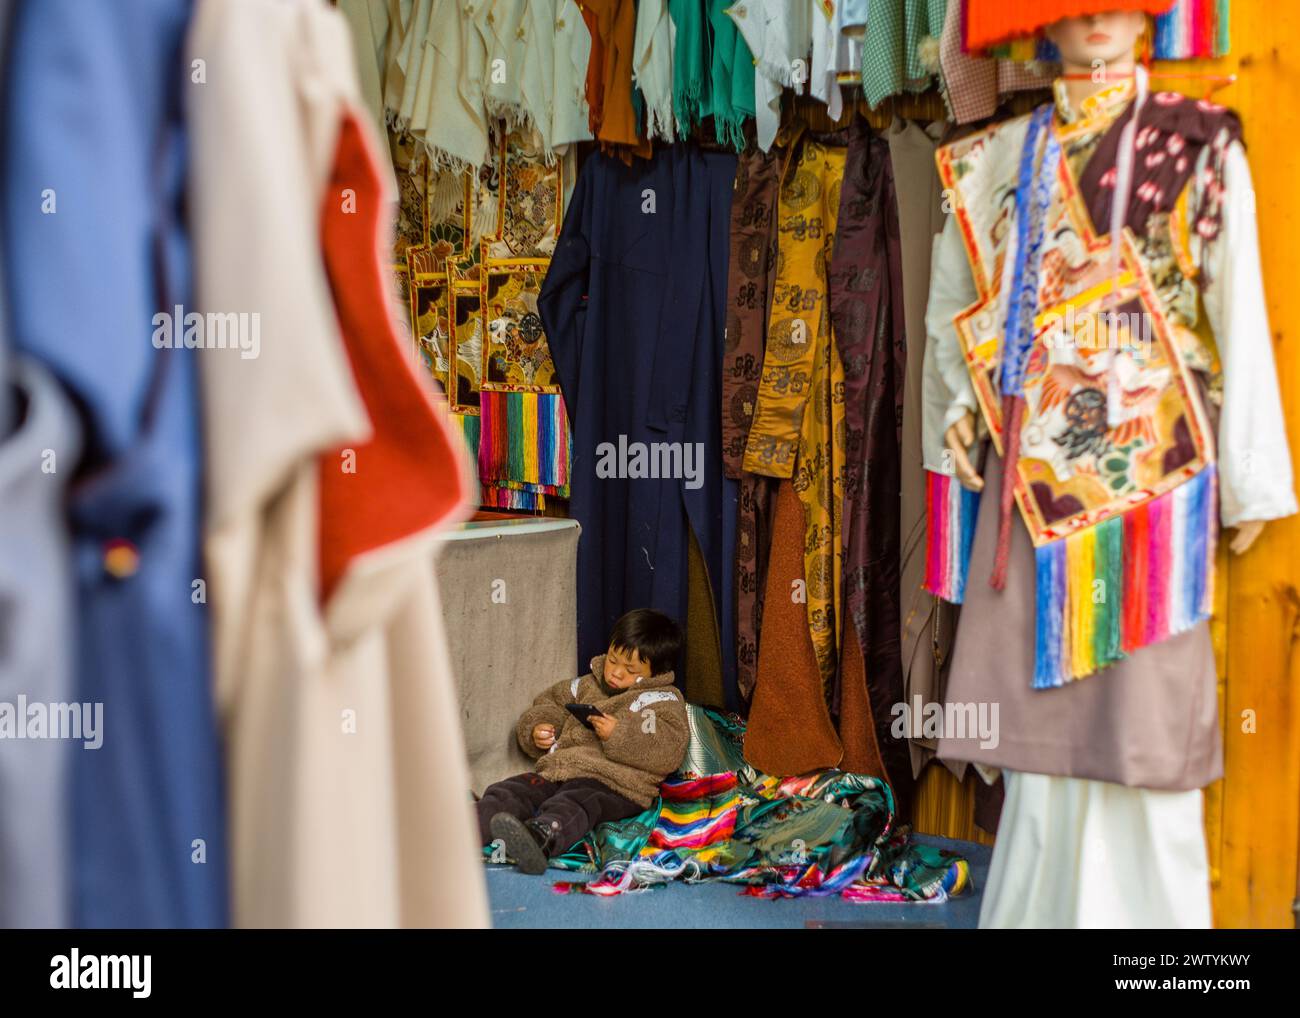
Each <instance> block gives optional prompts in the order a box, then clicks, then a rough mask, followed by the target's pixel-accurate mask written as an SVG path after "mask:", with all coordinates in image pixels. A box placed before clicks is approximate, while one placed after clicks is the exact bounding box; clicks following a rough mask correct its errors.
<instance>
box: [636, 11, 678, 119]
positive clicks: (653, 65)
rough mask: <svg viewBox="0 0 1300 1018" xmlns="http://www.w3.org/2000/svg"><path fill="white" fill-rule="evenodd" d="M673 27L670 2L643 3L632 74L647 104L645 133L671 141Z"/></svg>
mask: <svg viewBox="0 0 1300 1018" xmlns="http://www.w3.org/2000/svg"><path fill="white" fill-rule="evenodd" d="M673 68H674V65H673V26H672V22H671V20H670V19H669V17H668V3H667V0H642V2H641V3H640V4H639V5H638V6H637V10H636V38H635V39H634V41H633V55H632V71H633V74H634V75H635V79H636V87H637V88H638V89H640V91H641V97H642V99H643V100H644V101H645V133H646V136H647V137H649V138H661V139H663V140H664V141H666V142H671V141H672V140H673V138H674V137H675V133H676V132H675V131H674V129H673V126H674V123H673Z"/></svg>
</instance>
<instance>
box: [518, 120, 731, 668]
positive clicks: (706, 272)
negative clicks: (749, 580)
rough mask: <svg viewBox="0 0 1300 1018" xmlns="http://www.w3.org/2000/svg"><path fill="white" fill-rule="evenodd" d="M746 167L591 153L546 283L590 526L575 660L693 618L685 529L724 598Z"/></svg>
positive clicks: (667, 152)
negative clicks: (727, 326)
mask: <svg viewBox="0 0 1300 1018" xmlns="http://www.w3.org/2000/svg"><path fill="white" fill-rule="evenodd" d="M735 166H736V161H735V157H734V156H728V155H725V154H721V153H704V152H701V151H700V150H699V149H698V148H696V147H694V146H686V145H677V146H673V147H671V148H666V149H663V150H660V151H658V152H656V153H655V155H654V157H653V158H652V159H650V160H648V161H646V162H644V163H643V162H640V161H638V162H636V163H634V164H633V165H632V166H631V167H624V166H622V165H620V164H619V162H618V161H617V160H613V159H610V158H608V157H599V158H591V159H588V160H587V162H586V163H585V164H584V166H583V168H582V172H581V174H580V176H579V179H578V184H577V187H576V188H575V189H574V193H573V198H572V201H571V204H570V206H569V210H568V213H567V215H566V216H565V221H564V227H563V229H562V230H561V231H560V242H559V245H558V246H557V248H556V251H555V255H554V256H553V257H552V259H551V268H550V271H549V273H548V274H547V277H546V280H545V282H544V284H543V286H542V292H541V296H540V298H539V300H538V310H539V312H540V315H541V318H542V323H543V326H544V327H545V331H546V336H547V339H548V341H549V343H550V347H551V355H552V357H553V359H554V361H555V366H556V372H557V376H558V378H559V380H560V384H561V386H562V387H563V392H564V402H565V405H566V406H567V407H568V410H569V415H570V420H571V424H572V428H573V447H572V455H573V471H572V482H571V488H572V499H571V501H570V506H569V508H570V513H571V515H572V517H573V518H574V519H576V520H578V521H579V522H580V523H581V524H582V528H583V539H582V541H581V542H580V544H579V548H578V658H579V660H586V659H588V658H590V657H591V656H593V655H594V654H596V653H598V652H599V651H601V650H602V649H604V647H605V646H606V641H607V639H608V637H609V633H610V630H611V628H612V627H613V624H614V622H615V621H616V620H617V619H618V617H619V616H620V615H622V614H623V613H624V612H626V611H628V610H630V609H632V608H647V607H648V608H656V609H658V610H660V611H663V612H665V613H666V614H668V615H671V616H672V617H674V618H677V619H679V620H680V619H683V618H684V615H685V611H686V598H687V573H686V569H687V561H686V554H687V543H688V542H687V528H688V526H689V527H690V529H691V530H693V531H694V534H695V536H696V538H697V539H698V540H699V543H700V548H701V550H702V552H703V554H704V559H705V562H706V564H707V566H708V570H709V577H710V582H711V584H712V585H713V588H714V604H715V605H719V604H721V603H722V602H723V598H722V588H723V584H724V583H725V582H726V580H725V579H724V575H725V574H724V563H726V562H727V560H726V559H725V558H724V550H723V549H724V544H723V542H724V537H725V535H724V531H723V525H722V501H723V495H722V488H721V478H722V464H721V462H720V450H721V445H722V440H721V425H720V421H719V414H718V399H719V389H720V380H719V370H720V366H721V363H722V331H723V319H722V315H723V302H724V299H725V298H724V294H725V286H726V273H727V268H726V258H727V228H728V226H729V224H730V206H731V189H732V184H733V181H734V178H735ZM661 468H663V469H661ZM665 475H667V476H665ZM729 572H730V569H729V566H728V567H727V574H729ZM679 678H680V676H679ZM731 682H732V684H734V679H733V680H731Z"/></svg>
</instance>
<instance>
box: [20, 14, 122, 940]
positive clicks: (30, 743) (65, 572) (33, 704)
mask: <svg viewBox="0 0 1300 1018" xmlns="http://www.w3.org/2000/svg"><path fill="white" fill-rule="evenodd" d="M6 15H7V12H6V11H5V10H4V5H0V21H2V20H3V19H4V18H5V17H6ZM2 31H3V29H2V28H0V33H2ZM0 278H2V277H0ZM2 287H3V284H0V288H2ZM3 328H4V319H3V318H0V330H2V329H3ZM6 342H7V341H6V337H5V336H4V335H3V333H0V389H3V391H4V396H3V399H0V409H4V408H8V407H13V408H14V410H15V411H16V413H15V417H16V421H17V425H16V427H15V428H14V430H13V431H8V430H7V429H6V432H5V433H4V434H3V435H2V436H0V731H3V732H4V741H3V742H0V748H2V750H3V751H2V752H0V928H4V929H14V928H21V929H46V928H59V927H66V926H69V925H71V922H72V914H71V907H70V906H71V895H70V893H69V891H70V882H69V879H68V877H69V874H70V869H69V865H68V864H69V854H70V846H71V837H72V833H71V831H70V830H69V825H70V818H71V813H72V810H71V803H70V801H69V799H70V796H69V784H68V777H69V773H70V771H71V768H72V763H73V759H72V758H73V754H79V753H86V754H88V755H90V756H92V757H93V756H95V755H96V753H97V752H98V749H99V747H97V746H95V745H94V743H95V738H96V736H95V733H92V732H89V731H84V732H80V733H76V732H74V733H73V734H77V735H78V736H79V738H78V739H77V740H73V739H71V738H70V736H69V735H65V736H62V737H60V736H59V734H58V733H57V731H56V730H55V725H56V724H57V720H58V717H59V715H58V714H57V713H54V711H53V710H52V709H51V710H50V713H49V714H48V716H47V717H46V721H45V725H44V727H43V729H42V730H43V733H44V734H47V735H49V736H51V737H49V738H36V739H33V738H26V737H25V736H26V735H28V734H30V733H31V726H30V724H29V711H31V710H33V709H35V710H36V711H38V712H40V714H41V715H44V714H45V712H46V710H47V709H48V708H49V705H54V704H67V703H76V702H77V697H78V691H77V688H76V672H75V668H74V666H75V644H74V643H73V639H72V636H73V634H74V633H75V631H76V623H75V615H74V599H73V598H74V591H75V586H74V575H73V561H72V553H71V548H70V546H69V534H68V526H67V521H66V519H65V518H64V513H63V500H64V498H65V496H66V488H65V484H64V483H62V481H61V479H66V478H68V477H69V476H70V475H71V472H72V467H73V464H75V463H76V462H77V458H78V455H79V453H80V442H81V430H80V426H79V423H78V420H77V415H76V410H75V408H74V407H73V405H72V403H71V402H70V401H69V399H68V397H67V395H66V394H65V393H64V392H63V390H62V388H61V387H60V386H59V384H58V383H57V382H56V381H55V379H54V378H53V376H51V375H50V374H49V372H48V371H46V370H45V369H44V368H43V367H41V365H40V364H39V363H38V362H37V361H35V360H31V359H28V358H23V357H17V358H14V359H13V360H12V361H11V360H10V359H9V356H10V355H9V353H8V350H7V349H6ZM83 720H89V721H92V722H93V721H94V717H93V715H92V716H91V717H90V718H83ZM100 724H101V725H102V718H101V719H100ZM103 735H104V733H103V730H102V727H101V728H100V729H99V731H98V737H99V738H101V739H102V737H103ZM82 736H84V737H82Z"/></svg>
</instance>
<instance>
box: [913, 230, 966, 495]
mask: <svg viewBox="0 0 1300 1018" xmlns="http://www.w3.org/2000/svg"><path fill="white" fill-rule="evenodd" d="M977 296H978V294H977V293H976V290H975V280H974V278H973V277H972V276H971V271H970V263H969V262H968V261H967V260H966V248H965V246H964V245H963V244H962V239H961V230H960V228H959V227H958V225H957V217H956V216H949V217H948V222H947V223H946V224H945V225H944V228H943V232H942V233H941V234H940V235H939V237H938V239H937V240H936V241H935V242H934V250H933V252H932V256H931V260H930V301H929V304H928V305H927V306H926V309H925V331H926V343H925V362H924V367H923V368H922V380H921V402H922V416H921V453H922V455H923V457H924V460H925V468H926V469H927V470H933V471H935V472H936V473H941V474H950V473H952V468H951V465H950V464H948V463H947V462H946V460H947V457H945V456H944V451H945V448H946V447H945V446H944V442H943V436H944V432H946V431H947V430H948V429H949V428H950V427H951V426H952V425H953V424H955V423H956V422H957V421H958V420H960V419H961V417H962V415H963V414H965V413H966V411H968V410H969V411H972V412H974V413H976V414H977V415H978V413H979V409H978V403H977V402H976V399H975V389H974V388H973V387H972V385H971V381H970V373H969V372H968V371H967V370H966V359H965V357H964V356H963V355H962V350H961V342H960V341H959V340H958V338H957V330H956V328H955V327H954V326H953V318H955V317H956V316H957V315H958V314H960V313H961V312H962V311H965V310H966V309H967V308H968V307H970V305H971V304H973V303H975V300H976V299H977Z"/></svg>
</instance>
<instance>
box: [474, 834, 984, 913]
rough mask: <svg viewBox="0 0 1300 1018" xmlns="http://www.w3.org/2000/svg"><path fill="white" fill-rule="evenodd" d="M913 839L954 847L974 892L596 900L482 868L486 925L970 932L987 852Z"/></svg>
mask: <svg viewBox="0 0 1300 1018" xmlns="http://www.w3.org/2000/svg"><path fill="white" fill-rule="evenodd" d="M917 840H918V841H922V842H926V843H928V844H931V845H938V846H940V847H942V848H948V849H952V850H953V851H955V852H958V853H960V854H961V855H964V856H965V857H966V858H967V859H968V860H969V861H970V866H971V877H972V882H973V884H974V889H973V890H972V891H970V892H968V893H967V894H966V895H964V896H963V897H960V898H954V899H953V900H951V901H948V902H945V903H944V904H942V905H926V904H914V905H892V904H880V905H853V904H850V903H848V902H845V901H841V900H840V899H839V898H784V899H778V900H775V901H763V900H760V899H758V898H748V897H742V896H741V895H740V893H739V890H740V889H739V888H738V887H736V886H735V885H733V884H695V885H687V884H682V883H674V884H669V885H668V886H667V887H661V888H657V889H655V890H652V891H646V892H644V893H640V894H624V895H618V896H616V897H613V898H601V897H597V896H596V895H594V894H556V893H555V892H554V891H553V890H552V889H551V885H552V884H553V883H555V881H557V880H584V879H587V877H588V875H587V874H574V873H566V872H564V871H562V870H547V872H546V873H544V874H543V875H542V876H539V877H530V876H525V875H524V874H522V873H519V872H518V871H517V870H515V868H514V867H513V866H489V867H487V884H488V896H489V898H490V899H491V904H492V925H493V926H494V927H495V928H496V929H499V930H536V929H554V928H569V929H741V928H753V929H831V928H842V929H903V928H907V929H974V928H975V926H976V923H977V921H978V919H979V911H980V892H981V891H982V889H983V887H984V881H985V878H986V876H987V875H988V870H989V857H990V856H991V854H992V851H993V850H992V849H991V848H989V847H988V846H986V845H977V844H974V843H972V842H966V841H952V840H950V839H948V838H936V837H930V836H928V835H918V836H917Z"/></svg>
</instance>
